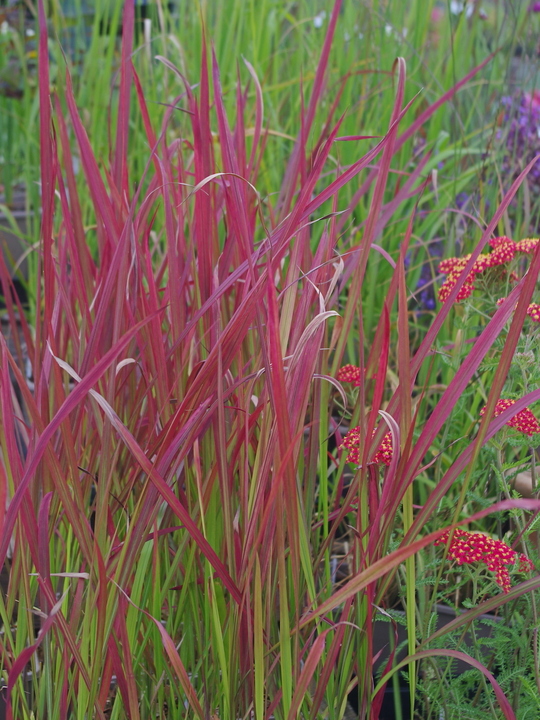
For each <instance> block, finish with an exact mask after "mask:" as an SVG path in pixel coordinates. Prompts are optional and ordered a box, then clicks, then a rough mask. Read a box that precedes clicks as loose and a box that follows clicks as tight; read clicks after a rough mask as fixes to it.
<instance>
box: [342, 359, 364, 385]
mask: <svg viewBox="0 0 540 720" xmlns="http://www.w3.org/2000/svg"><path fill="white" fill-rule="evenodd" d="M336 377H337V379H338V380H339V381H340V382H350V383H354V386H355V387H358V386H359V385H360V383H361V379H362V371H361V370H360V368H359V367H357V366H356V365H350V364H349V365H344V366H343V367H341V368H339V370H338V372H337V376H336Z"/></svg>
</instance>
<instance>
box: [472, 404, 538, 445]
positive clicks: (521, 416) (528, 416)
mask: <svg viewBox="0 0 540 720" xmlns="http://www.w3.org/2000/svg"><path fill="white" fill-rule="evenodd" d="M515 404H516V401H515V400H509V399H501V400H499V401H498V402H497V404H496V405H495V412H494V414H493V416H494V417H497V415H500V414H501V413H502V412H504V411H505V410H508V408H509V407H512V405H515ZM485 412H486V408H485V407H484V408H482V410H480V416H481V417H482V416H483V415H484V414H485ZM506 424H507V425H508V426H509V427H513V428H516V430H519V431H520V432H522V433H524V434H525V435H529V436H530V435H534V434H535V433H540V423H539V422H538V420H537V419H536V417H535V416H534V414H533V413H532V412H531V410H529V408H524V409H523V410H520V411H519V412H518V413H516V414H515V415H514V417H513V418H511V419H510V420H509V421H508V422H507V423H506Z"/></svg>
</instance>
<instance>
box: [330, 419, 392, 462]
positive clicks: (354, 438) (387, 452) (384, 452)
mask: <svg viewBox="0 0 540 720" xmlns="http://www.w3.org/2000/svg"><path fill="white" fill-rule="evenodd" d="M341 447H342V448H345V449H346V450H348V455H347V461H348V462H350V463H354V464H355V465H360V463H361V462H362V453H361V451H360V425H357V426H356V427H355V428H353V429H352V430H349V432H348V433H347V435H346V436H345V437H344V438H343V444H342V445H341ZM391 461H392V435H391V434H390V433H389V432H388V433H386V435H385V436H384V437H383V439H382V442H381V444H380V445H379V448H378V450H377V452H376V453H375V454H374V455H373V458H372V459H371V460H370V462H372V463H376V464H378V465H380V464H383V465H390V463H391Z"/></svg>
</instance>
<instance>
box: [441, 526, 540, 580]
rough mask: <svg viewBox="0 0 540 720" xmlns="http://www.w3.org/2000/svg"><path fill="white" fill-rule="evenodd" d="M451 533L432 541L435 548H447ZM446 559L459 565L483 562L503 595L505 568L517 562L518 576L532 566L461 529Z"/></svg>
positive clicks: (500, 546)
mask: <svg viewBox="0 0 540 720" xmlns="http://www.w3.org/2000/svg"><path fill="white" fill-rule="evenodd" d="M450 532H451V531H450V530H448V531H447V532H445V533H444V534H443V535H441V537H440V538H439V539H438V540H435V542H434V545H446V544H447V542H448V538H449V537H450ZM448 557H449V558H450V559H451V560H455V561H456V562H457V564H458V565H464V564H465V563H475V562H483V563H484V564H485V565H487V568H488V570H490V571H491V572H493V573H495V580H496V582H497V584H498V585H499V586H500V587H501V588H502V590H503V592H505V593H507V592H509V590H510V587H511V582H510V574H509V572H508V568H507V567H506V566H507V565H513V564H514V563H515V562H516V560H518V561H519V565H518V570H519V572H531V571H532V570H534V565H533V564H532V562H531V561H530V560H529V559H528V558H527V557H525V555H523V554H522V553H517V552H516V551H515V550H512V548H511V547H509V546H508V545H506V543H503V542H502V541H501V540H493V539H492V538H490V537H488V536H487V535H483V534H482V533H471V532H467V530H461V529H460V528H457V529H456V530H454V532H453V535H452V541H451V542H450V547H449V549H448Z"/></svg>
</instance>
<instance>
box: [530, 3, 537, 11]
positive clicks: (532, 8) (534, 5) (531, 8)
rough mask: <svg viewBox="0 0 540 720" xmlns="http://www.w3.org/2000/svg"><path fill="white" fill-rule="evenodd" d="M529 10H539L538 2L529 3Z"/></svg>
mask: <svg viewBox="0 0 540 720" xmlns="http://www.w3.org/2000/svg"><path fill="white" fill-rule="evenodd" d="M529 12H540V2H533V3H531V4H530V5H529Z"/></svg>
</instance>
